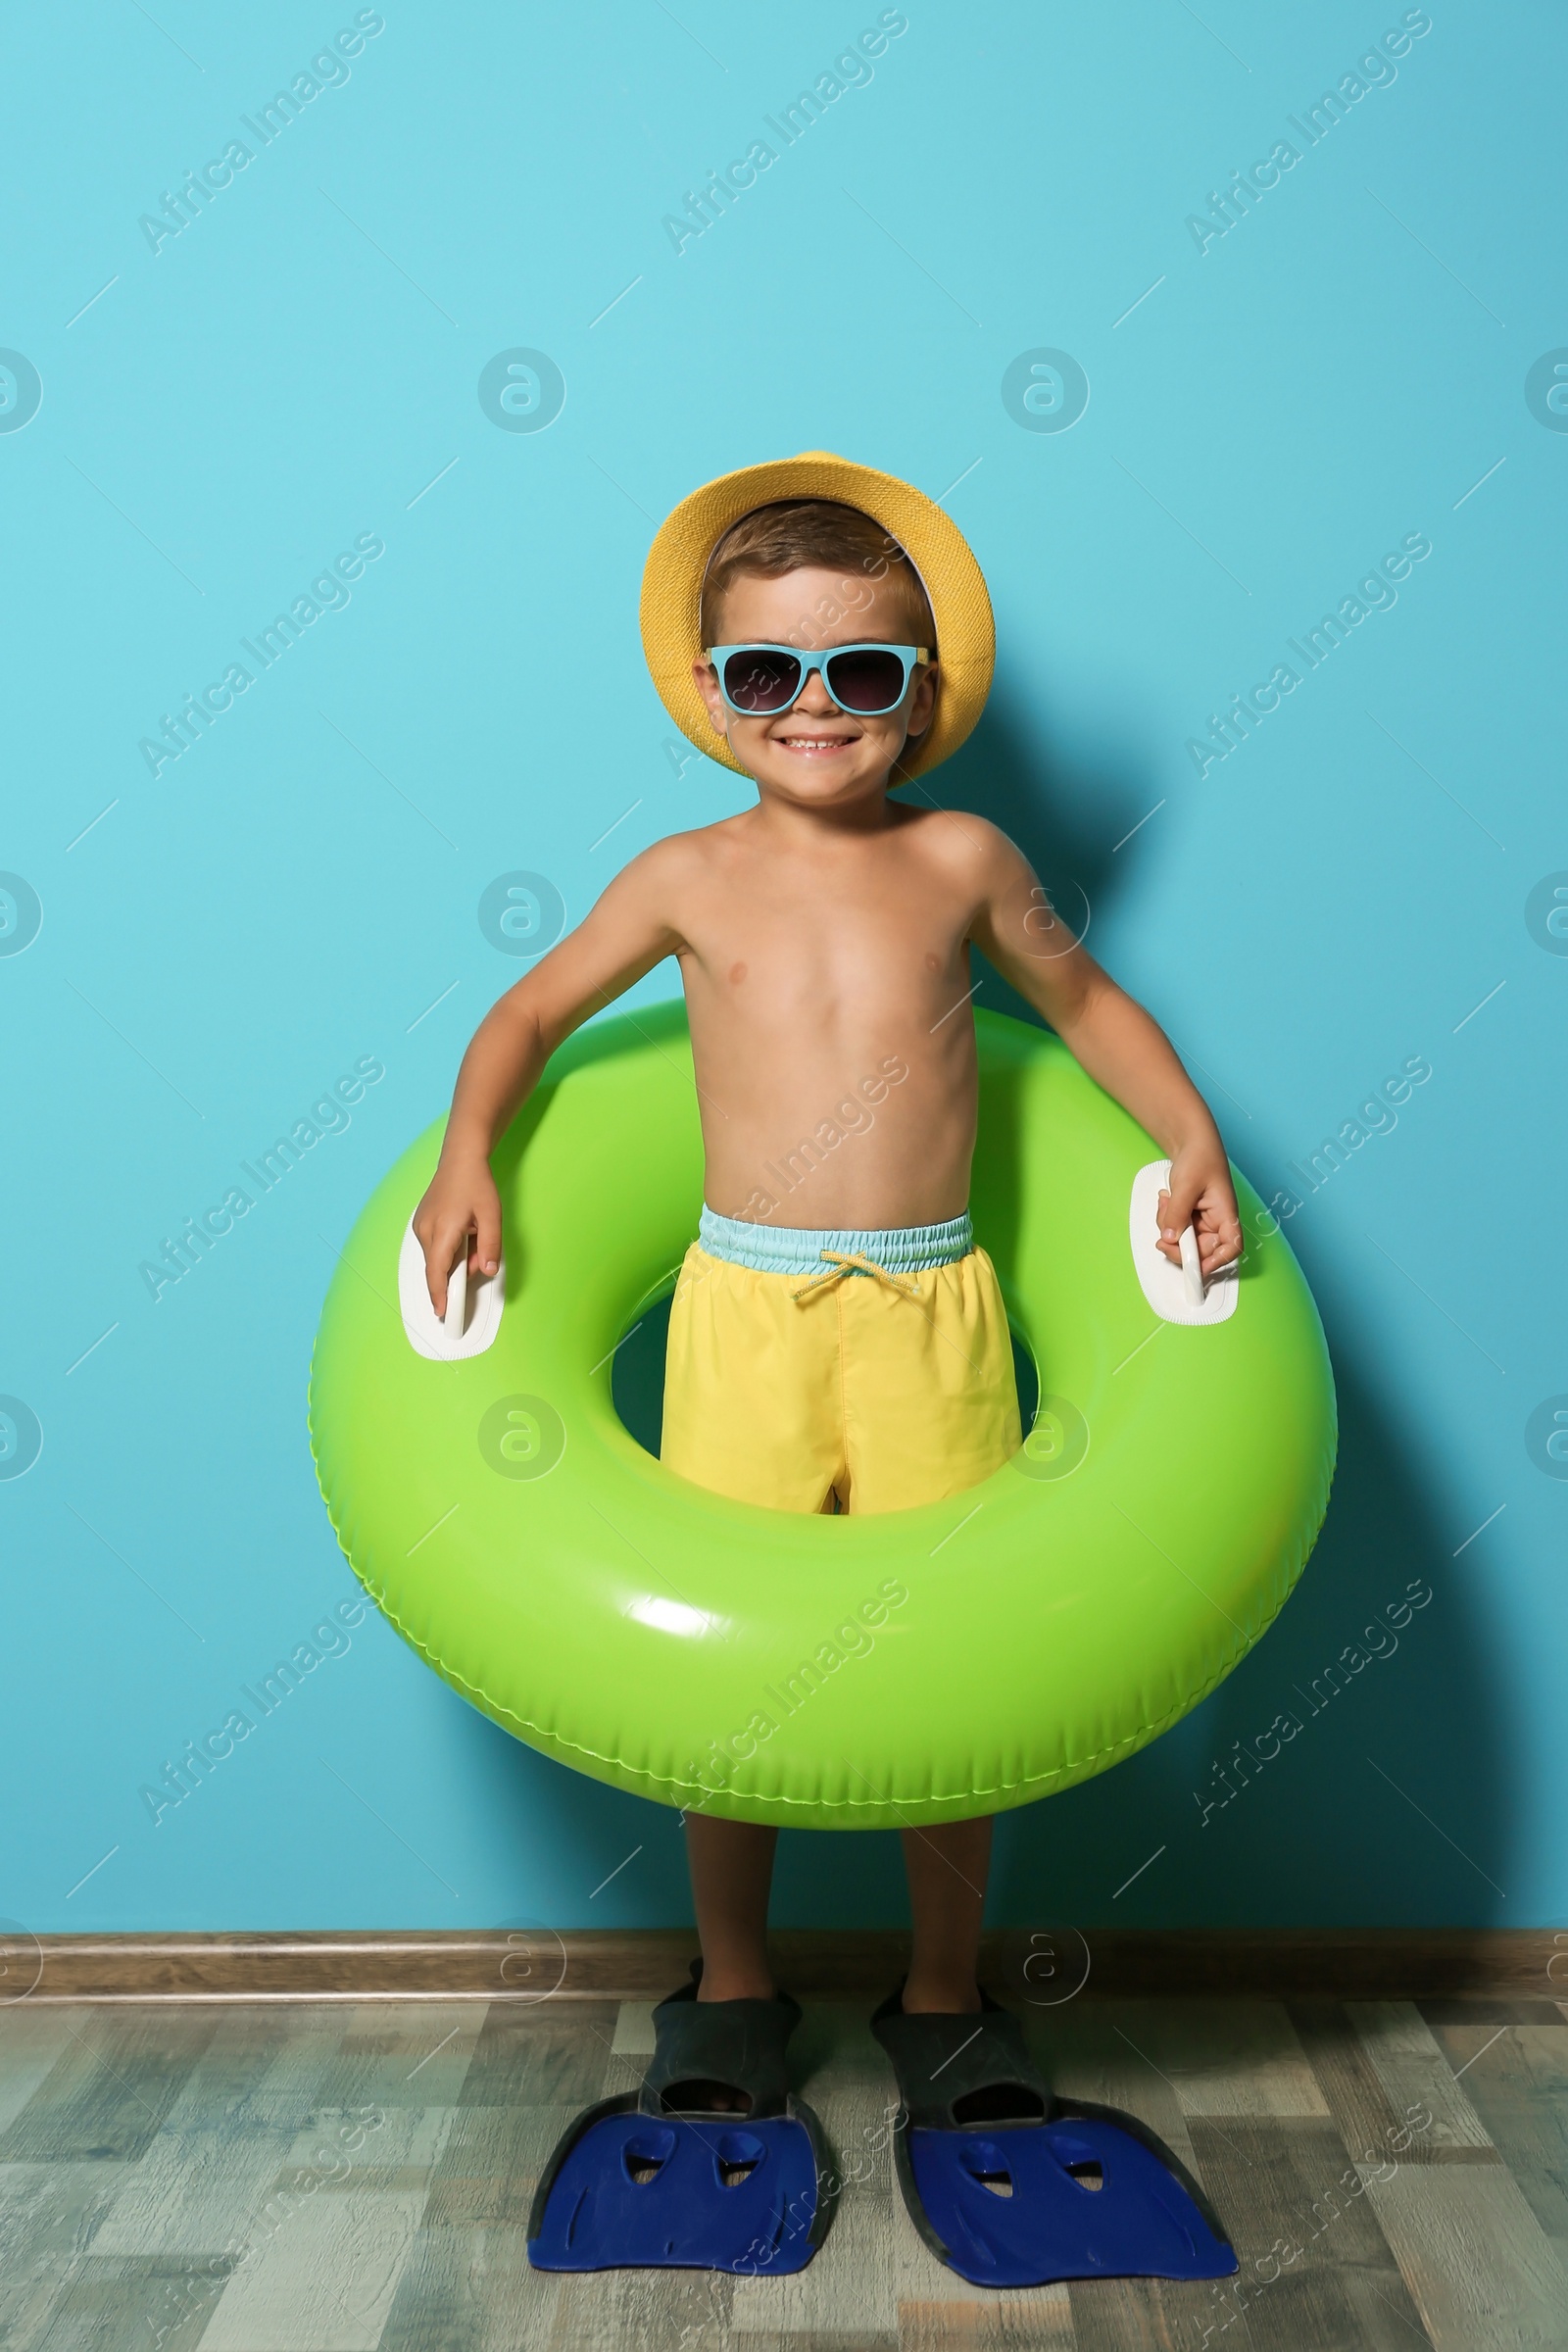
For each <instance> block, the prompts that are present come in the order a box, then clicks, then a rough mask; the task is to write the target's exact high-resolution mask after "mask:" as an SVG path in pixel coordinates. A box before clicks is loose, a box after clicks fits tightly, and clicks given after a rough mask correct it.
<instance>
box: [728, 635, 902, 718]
mask: <svg viewBox="0 0 1568 2352" xmlns="http://www.w3.org/2000/svg"><path fill="white" fill-rule="evenodd" d="M708 659H709V660H710V662H711V663H712V664H713V667H714V669H715V670H716V671H717V672H718V690H719V692H720V694H721V695H722V696H723V697H724V700H725V702H726V703H728V705H729V707H730V709H731V710H732V711H735V712H736V714H737V715H738V716H739V717H741V718H774V717H776V716H777V715H778V713H779V712H780V711H787V710H788V709H789V708H790V706H791V704H792V703H795V702H798V701H799V699H800V697H801V695H802V694H803V693H804V692H805V690H806V681H807V679H808V678H809V676H810V674H811V672H812V670H813V669H814V670H819V671H820V672H821V677H822V683H823V685H824V686H825V687H826V688H827V691H828V693H829V694H830V695H831V696H832V698H833V700H834V702H835V703H837V705H838V707H839V709H840V710H841V711H851V712H853V714H854V715H855V716H856V717H857V718H881V717H883V716H885V714H886V713H887V712H888V711H896V710H897V709H898V707H899V705H900V704H901V703H902V702H903V700H904V698H905V696H906V695H907V692H908V690H909V680H910V678H911V677H912V676H913V675H914V672H915V671H916V670H917V669H919V668H923V667H924V666H925V664H926V663H927V662H929V661H930V659H931V654H930V650H929V648H928V647H926V646H923V645H835V646H831V647H830V648H829V649H828V650H827V651H826V652H825V653H820V654H801V653H797V652H796V650H795V648H794V646H792V645H711V646H710V647H709V649H708Z"/></svg>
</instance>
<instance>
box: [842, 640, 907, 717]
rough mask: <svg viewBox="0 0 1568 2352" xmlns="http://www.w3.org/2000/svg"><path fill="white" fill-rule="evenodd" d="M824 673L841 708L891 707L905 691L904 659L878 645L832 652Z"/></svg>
mask: <svg viewBox="0 0 1568 2352" xmlns="http://www.w3.org/2000/svg"><path fill="white" fill-rule="evenodd" d="M825 676H826V679H827V690H828V692H829V694H830V695H831V696H832V697H833V700H834V701H835V702H836V703H837V705H838V707H839V709H840V710H841V711H891V710H892V709H893V706H894V704H895V703H896V702H898V700H899V698H900V696H901V695H902V694H903V692H904V663H903V662H902V661H901V660H900V659H899V657H898V655H897V654H894V653H885V652H884V651H883V650H882V649H881V648H880V647H879V646H862V647H860V648H858V650H857V651H855V652H853V653H848V654H830V655H829V656H828V662H827V669H826V672H825Z"/></svg>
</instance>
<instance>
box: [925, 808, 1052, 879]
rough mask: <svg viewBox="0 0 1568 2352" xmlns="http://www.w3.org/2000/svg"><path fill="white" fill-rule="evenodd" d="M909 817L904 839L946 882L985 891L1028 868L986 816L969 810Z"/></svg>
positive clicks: (1014, 845)
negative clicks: (1000, 879) (927, 860)
mask: <svg viewBox="0 0 1568 2352" xmlns="http://www.w3.org/2000/svg"><path fill="white" fill-rule="evenodd" d="M907 816H908V820H909V821H908V824H907V826H906V828H905V832H904V839H905V840H906V842H907V843H908V844H909V845H910V846H911V847H912V848H913V849H914V851H915V853H916V855H917V856H919V857H921V858H927V859H929V861H930V863H931V866H932V869H933V871H934V872H937V873H940V874H941V875H942V876H943V878H944V880H949V881H953V882H957V883H961V884H964V885H967V886H970V887H973V888H977V889H979V890H982V891H983V890H987V889H989V888H990V887H991V885H992V884H993V883H994V882H995V881H996V880H997V879H998V878H999V877H1000V876H1010V875H1012V874H1014V873H1016V872H1017V871H1018V870H1019V869H1020V868H1021V867H1026V866H1027V864H1028V860H1027V859H1026V858H1025V857H1024V854H1023V852H1022V851H1021V850H1020V849H1019V847H1018V845H1017V843H1016V842H1015V841H1013V840H1012V839H1011V838H1010V837H1009V836H1008V835H1007V834H1005V833H1004V831H1003V830H1002V827H1001V826H1000V825H994V824H993V823H992V822H991V819H990V818H989V817H987V816H974V815H971V814H970V812H969V810H968V809H908V810H907Z"/></svg>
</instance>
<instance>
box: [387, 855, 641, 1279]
mask: <svg viewBox="0 0 1568 2352" xmlns="http://www.w3.org/2000/svg"><path fill="white" fill-rule="evenodd" d="M680 856H681V850H680V844H679V842H678V840H676V841H662V842H656V843H655V845H654V847H653V848H652V849H650V850H645V851H644V852H643V854H642V856H641V857H640V858H633V860H632V862H631V864H630V865H628V866H627V867H626V868H625V870H624V872H622V873H620V874H617V875H616V877H615V879H614V881H613V882H612V883H611V885H610V887H609V889H608V890H606V892H605V893H604V895H603V897H602V898H600V899H599V900H598V901H597V902H596V904H595V905H594V907H592V908H591V910H590V911H589V913H588V914H587V915H586V916H585V917H584V918H583V920H582V922H580V923H579V924H578V926H577V928H576V930H575V931H572V932H570V933H568V935H567V936H566V938H564V940H563V941H562V942H561V945H560V946H559V947H556V948H552V949H551V951H550V953H549V955H548V956H542V957H541V959H540V960H539V962H538V963H536V964H535V965H534V967H533V970H532V971H531V972H526V973H524V975H523V977H522V978H521V979H520V980H519V981H518V982H517V985H516V987H515V988H509V989H508V991H507V993H506V995H505V996H504V997H501V998H499V999H498V1000H497V1002H496V1003H495V1004H494V1005H491V1007H490V1010H489V1011H488V1012H487V1013H486V1014H485V1016H484V1019H483V1020H482V1021H481V1022H480V1023H479V1026H478V1028H477V1029H476V1030H475V1031H474V1034H473V1040H472V1043H471V1044H470V1045H469V1047H468V1051H467V1052H466V1054H465V1055H464V1057H463V1066H462V1068H461V1069H460V1070H459V1072H458V1083H457V1089H456V1092H455V1093H454V1095H453V1098H452V1112H451V1116H450V1117H449V1118H448V1120H447V1132H446V1140H445V1142H444V1143H443V1144H442V1146H441V1158H440V1163H439V1165H438V1166H437V1168H436V1172H435V1175H434V1176H433V1177H432V1179H431V1181H430V1189H429V1191H428V1192H427V1193H426V1194H425V1196H424V1199H423V1200H422V1201H420V1202H419V1205H418V1207H417V1210H416V1211H415V1216H414V1230H415V1233H416V1235H417V1239H418V1241H419V1243H420V1246H421V1247H422V1249H423V1250H424V1272H425V1282H426V1285H427V1287H428V1289H429V1293H430V1303H431V1304H432V1306H433V1307H434V1308H435V1310H436V1313H437V1314H438V1315H439V1314H444V1313H445V1312H446V1299H447V1277H448V1276H449V1274H450V1273H451V1271H452V1269H453V1267H454V1266H455V1265H456V1263H457V1260H458V1256H459V1252H460V1251H461V1250H462V1248H463V1244H464V1241H465V1238H466V1237H467V1236H471V1237H472V1238H471V1243H470V1247H469V1253H468V1271H469V1273H470V1274H479V1273H483V1274H493V1273H494V1272H495V1270H496V1267H497V1265H498V1264H499V1262H500V1258H501V1196H500V1194H499V1193H498V1192H497V1190H496V1184H495V1178H494V1177H493V1176H492V1175H491V1173H490V1153H491V1152H492V1151H493V1150H494V1149H495V1146H496V1143H497V1140H498V1139H499V1138H500V1137H501V1136H502V1135H503V1134H504V1133H505V1132H506V1129H507V1128H508V1127H509V1126H510V1125H511V1123H512V1120H513V1119H514V1118H515V1115H516V1113H517V1111H518V1109H519V1108H520V1107H521V1105H522V1104H523V1103H525V1102H526V1101H527V1099H528V1097H529V1095H530V1094H531V1093H532V1092H533V1090H534V1088H535V1086H536V1085H537V1084H538V1082H539V1078H540V1074H541V1072H542V1071H543V1069H544V1066H545V1063H546V1062H547V1061H548V1060H549V1059H550V1056H551V1054H553V1053H554V1052H555V1050H556V1048H557V1047H558V1046H559V1045H560V1044H561V1043H562V1042H563V1040H564V1039H565V1038H568V1037H569V1036H570V1035H571V1033H572V1031H573V1030H574V1029H577V1028H580V1027H581V1025H582V1023H583V1022H584V1021H585V1020H587V1018H588V1016H589V1014H590V1013H594V1012H599V1011H602V1010H603V1008H604V1006H605V1005H609V1004H610V1003H611V1002H612V1001H613V999H614V998H616V997H618V996H621V995H622V994H623V993H624V992H625V991H626V990H627V989H628V988H630V987H631V985H632V983H633V981H636V980H640V979H641V978H642V977H643V974H644V973H645V972H650V971H652V970H653V967H654V965H655V964H656V963H659V962H661V961H662V959H663V957H664V956H671V955H673V954H674V953H675V952H676V950H677V949H679V948H680V947H681V946H682V945H683V944H684V942H683V941H682V939H681V937H680V936H679V934H678V932H677V931H676V930H675V929H674V927H673V925H672V923H671V921H670V917H669V906H670V899H671V889H672V884H673V881H674V878H675V868H676V862H677V860H678V858H680Z"/></svg>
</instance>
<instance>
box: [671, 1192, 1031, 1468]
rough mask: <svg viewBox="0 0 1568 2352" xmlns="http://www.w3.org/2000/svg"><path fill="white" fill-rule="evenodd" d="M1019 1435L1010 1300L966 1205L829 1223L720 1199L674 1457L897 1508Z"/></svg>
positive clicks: (677, 1332)
mask: <svg viewBox="0 0 1568 2352" xmlns="http://www.w3.org/2000/svg"><path fill="white" fill-rule="evenodd" d="M1020 1443H1021V1434H1020V1430H1019V1423H1018V1393H1017V1387H1016V1383H1015V1381H1014V1378H1013V1369H1012V1345H1011V1339H1010V1336H1009V1334H1008V1330H1007V1315H1006V1309H1005V1306H1004V1305H1003V1301H1002V1293H1001V1290H1000V1289H999V1287H998V1284H997V1276H996V1269H995V1268H994V1266H993V1265H992V1263H991V1260H990V1258H989V1257H988V1256H987V1255H986V1252H985V1251H984V1250H977V1249H976V1248H975V1247H974V1240H973V1235H972V1232H971V1230H970V1226H969V1220H968V1218H967V1216H963V1217H956V1218H954V1219H953V1220H952V1221H951V1222H950V1223H948V1224H946V1225H922V1226H907V1227H903V1228H898V1229H895V1230H891V1231H887V1232H880V1233H847V1232H831V1233H823V1232H818V1231H805V1232H803V1231H798V1230H792V1229H786V1228H779V1227H774V1226H759V1225H751V1224H746V1223H744V1222H742V1221H740V1220H738V1219H734V1218H729V1217H718V1216H715V1215H714V1214H713V1212H712V1211H711V1209H707V1208H705V1209H704V1211H703V1222H702V1228H701V1234H700V1238H699V1239H698V1241H696V1242H694V1243H693V1245H692V1247H691V1249H690V1250H688V1251H687V1252H686V1257H685V1260H684V1262H683V1264H682V1266H681V1271H680V1278H679V1281H678V1283H677V1285H676V1289H675V1298H674V1302H673V1305H672V1307H671V1309H670V1317H669V1348H668V1354H667V1357H666V1360H665V1373H664V1424H663V1442H662V1460H663V1462H664V1465H665V1467H666V1468H667V1469H670V1470H673V1471H676V1472H677V1473H678V1474H679V1475H680V1476H681V1477H682V1478H689V1479H691V1480H692V1481H693V1482H694V1483H695V1484H696V1485H698V1486H700V1487H707V1488H709V1489H710V1490H711V1492H712V1493H714V1494H718V1495H732V1496H733V1497H734V1498H735V1499H736V1500H737V1501H740V1502H756V1503H760V1504H762V1505H763V1506H764V1507H765V1508H767V1509H768V1510H775V1511H831V1510H833V1509H835V1508H837V1509H839V1510H847V1511H898V1510H909V1509H912V1508H913V1507H914V1506H915V1505H916V1504H919V1503H925V1502H938V1501H941V1500H942V1499H943V1497H944V1496H946V1495H959V1494H961V1493H962V1492H963V1490H964V1489H965V1488H966V1487H972V1486H976V1485H978V1484H979V1482H980V1480H981V1479H984V1478H989V1477H990V1476H991V1474H992V1472H993V1471H994V1470H997V1469H1000V1467H1001V1466H1002V1464H1003V1463H1004V1462H1005V1461H1006V1460H1007V1459H1008V1457H1009V1456H1010V1455H1012V1454H1014V1453H1016V1452H1017V1450H1018V1447H1019V1445H1020ZM835 1497H836V1498H837V1500H836V1502H835Z"/></svg>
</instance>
